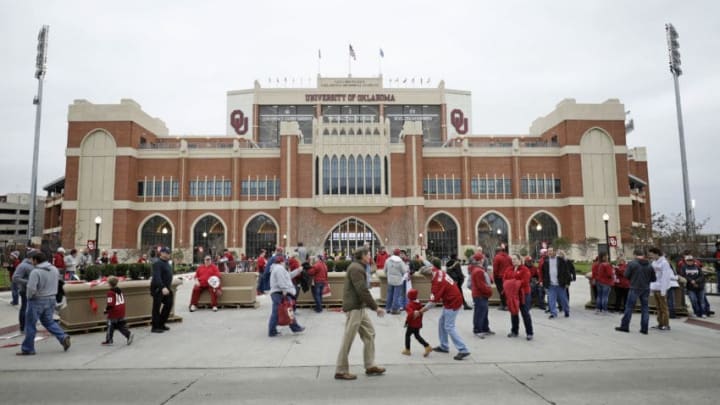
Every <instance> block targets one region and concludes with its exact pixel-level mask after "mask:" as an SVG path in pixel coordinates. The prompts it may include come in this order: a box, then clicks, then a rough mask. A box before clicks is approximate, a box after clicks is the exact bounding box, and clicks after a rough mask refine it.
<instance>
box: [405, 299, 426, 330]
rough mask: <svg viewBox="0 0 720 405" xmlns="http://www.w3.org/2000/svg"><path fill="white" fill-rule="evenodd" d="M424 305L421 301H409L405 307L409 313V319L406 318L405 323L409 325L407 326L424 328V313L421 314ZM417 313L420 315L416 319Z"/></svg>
mask: <svg viewBox="0 0 720 405" xmlns="http://www.w3.org/2000/svg"><path fill="white" fill-rule="evenodd" d="M422 307H423V304H422V303H421V302H420V301H417V300H415V301H409V302H408V303H407V305H406V306H405V312H407V317H406V318H405V322H406V323H407V326H408V327H410V328H417V329H420V328H422V319H423V313H422V312H420V310H421V309H422ZM415 312H417V313H418V317H417V318H415V315H414V314H415Z"/></svg>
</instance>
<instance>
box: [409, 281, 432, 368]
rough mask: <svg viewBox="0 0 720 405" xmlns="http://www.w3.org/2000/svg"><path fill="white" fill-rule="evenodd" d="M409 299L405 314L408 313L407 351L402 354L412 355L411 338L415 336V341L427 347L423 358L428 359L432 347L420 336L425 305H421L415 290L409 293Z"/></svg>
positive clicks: (412, 289)
mask: <svg viewBox="0 0 720 405" xmlns="http://www.w3.org/2000/svg"><path fill="white" fill-rule="evenodd" d="M407 297H408V304H407V306H406V307H405V312H407V318H406V319H405V326H406V327H407V330H406V331H405V350H403V351H402V354H404V355H406V356H409V355H410V336H411V335H415V339H417V341H418V342H420V344H421V345H423V347H425V354H423V356H424V357H427V356H428V354H430V352H431V351H432V347H430V345H429V344H428V342H426V341H425V339H423V338H422V336H420V329H422V318H423V314H422V312H421V311H420V310H421V309H422V308H423V304H422V303H420V300H419V299H418V291H417V290H416V289H414V288H411V289H410V290H409V291H408V293H407Z"/></svg>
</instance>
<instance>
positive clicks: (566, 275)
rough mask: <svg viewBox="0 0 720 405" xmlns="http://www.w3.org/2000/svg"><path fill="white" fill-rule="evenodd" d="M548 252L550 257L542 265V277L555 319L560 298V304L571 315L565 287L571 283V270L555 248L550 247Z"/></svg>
mask: <svg viewBox="0 0 720 405" xmlns="http://www.w3.org/2000/svg"><path fill="white" fill-rule="evenodd" d="M547 253H548V257H547V258H546V259H545V261H544V262H543V266H542V274H543V278H542V279H543V284H544V286H545V289H546V290H547V293H548V307H549V309H550V319H555V318H557V316H558V312H557V311H558V307H557V300H560V306H561V307H562V310H563V312H565V317H566V318H567V317H569V316H570V304H569V303H568V296H567V293H566V292H565V289H566V288H567V287H568V286H569V285H570V280H571V277H570V270H568V264H567V262H566V261H565V259H564V258H562V257H559V256H557V255H556V254H555V249H554V248H552V247H549V248H548V251H547Z"/></svg>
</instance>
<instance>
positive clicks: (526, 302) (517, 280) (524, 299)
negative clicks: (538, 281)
mask: <svg viewBox="0 0 720 405" xmlns="http://www.w3.org/2000/svg"><path fill="white" fill-rule="evenodd" d="M522 262H523V261H522V258H521V257H520V255H518V254H514V255H512V267H511V268H510V269H508V270H506V271H505V274H503V283H507V288H506V289H505V298H506V300H507V303H508V309H509V310H510V322H511V330H510V334H508V337H510V338H513V337H517V336H518V332H519V328H520V318H519V316H518V310H519V312H520V313H521V314H522V318H523V325H524V326H525V333H527V340H532V339H533V326H532V318H530V302H531V301H530V270H529V269H528V268H527V267H525V266H524V265H523V264H522Z"/></svg>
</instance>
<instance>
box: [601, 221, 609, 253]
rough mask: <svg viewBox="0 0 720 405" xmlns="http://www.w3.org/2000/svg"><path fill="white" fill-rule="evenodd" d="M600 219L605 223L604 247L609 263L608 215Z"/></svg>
mask: <svg viewBox="0 0 720 405" xmlns="http://www.w3.org/2000/svg"><path fill="white" fill-rule="evenodd" d="M602 219H603V221H604V222H605V246H607V254H608V263H610V234H609V233H608V222H609V221H610V215H609V214H608V213H607V212H606V213H604V214H603V215H602Z"/></svg>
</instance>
